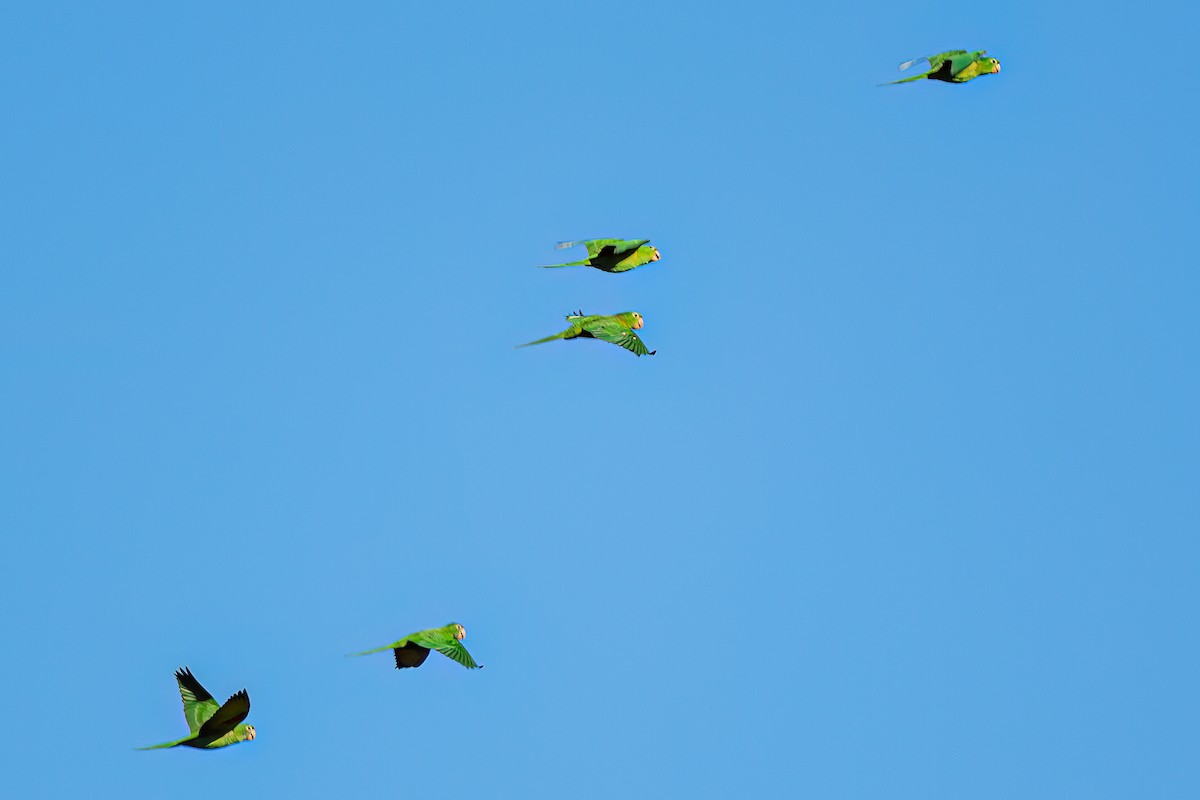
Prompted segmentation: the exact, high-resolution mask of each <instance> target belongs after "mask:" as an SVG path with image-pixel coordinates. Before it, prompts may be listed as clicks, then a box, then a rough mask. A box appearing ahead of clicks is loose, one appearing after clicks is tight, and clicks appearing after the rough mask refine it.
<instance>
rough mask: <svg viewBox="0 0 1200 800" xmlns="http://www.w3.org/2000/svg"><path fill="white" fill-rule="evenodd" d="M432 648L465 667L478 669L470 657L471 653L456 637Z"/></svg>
mask: <svg viewBox="0 0 1200 800" xmlns="http://www.w3.org/2000/svg"><path fill="white" fill-rule="evenodd" d="M434 649H436V650H437V651H438V652H439V653H441V654H442V655H444V656H446V657H447V658H450V659H453V660H454V661H457V662H458V663H460V664H462V665H463V666H464V667H466V668H467V669H479V665H478V664H476V663H475V659H473V658H471V654H470V653H468V652H467V648H465V647H463V646H462V642H460V641H458V640H457V639H451V640H450V641H448V642H445V643H443V644H440V645H438V646H437V647H436V648H434Z"/></svg>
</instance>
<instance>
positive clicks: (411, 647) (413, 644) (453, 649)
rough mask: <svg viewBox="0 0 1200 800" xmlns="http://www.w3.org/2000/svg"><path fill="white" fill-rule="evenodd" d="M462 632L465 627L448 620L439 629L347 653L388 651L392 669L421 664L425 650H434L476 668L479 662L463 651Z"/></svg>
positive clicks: (427, 654) (354, 654) (479, 665)
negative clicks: (446, 623) (389, 651)
mask: <svg viewBox="0 0 1200 800" xmlns="http://www.w3.org/2000/svg"><path fill="white" fill-rule="evenodd" d="M466 635H467V629H466V628H464V627H463V626H462V625H459V624H458V623H457V622H451V623H450V624H449V625H446V626H445V627H442V628H430V629H429V630H427V631H417V632H416V633H410V634H409V635H408V636H405V637H404V638H403V639H399V640H397V641H394V642H392V643H391V644H385V645H384V646H383V647H376V648H375V649H374V650H364V651H362V652H361V653H350V654H349V655H352V656H366V655H370V654H371V653H382V652H383V651H384V650H392V651H393V652H394V653H395V656H396V669H405V668H406V667H419V666H421V665H422V664H424V663H425V659H426V658H428V657H429V651H430V650H437V651H438V652H439V653H441V654H442V655H444V656H446V657H447V658H450V659H453V660H454V661H457V662H458V663H460V664H462V665H463V666H464V667H466V668H467V669H480V668H482V667H483V665H482V664H476V663H475V659H473V658H471V654H470V653H468V652H467V648H465V647H463V646H462V640H463V637H465V636H466Z"/></svg>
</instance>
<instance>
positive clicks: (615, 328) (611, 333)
mask: <svg viewBox="0 0 1200 800" xmlns="http://www.w3.org/2000/svg"><path fill="white" fill-rule="evenodd" d="M566 320H567V322H569V323H571V327H569V328H567V329H566V330H565V331H563V332H562V333H556V334H554V335H553V336H547V337H546V338H545V339H538V340H537V341H533V342H526V343H525V344H519V345H517V347H529V345H531V344H541V343H543V342H552V341H554V340H555V339H600V340H601V341H605V342H609V343H611V344H617V345H620V346H621V347H624V348H625V349H626V350H628V351H629V352H631V353H633V354H634V355H635V356H652V355H654V354H655V353H657V352H658V351H657V350H647V349H646V345H645V344H644V343H643V342H642V340H641V339H639V338H638V335H637V334H636V333H634V331H636V330H640V329H641V327H642V325H644V324H645V320H643V319H642V315H641V314H639V313H638V312H636V311H625V312H622V313H620V314H613V315H612V316H607V317H606V316H602V315H596V314H593V315H590V316H585V315H584V313H583V312H582V311H576V312H575V313H574V314H568V315H567V316H566Z"/></svg>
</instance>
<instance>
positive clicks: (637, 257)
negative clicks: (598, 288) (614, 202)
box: [542, 239, 662, 272]
mask: <svg viewBox="0 0 1200 800" xmlns="http://www.w3.org/2000/svg"><path fill="white" fill-rule="evenodd" d="M649 242H650V240H649V239H587V240H585V241H580V242H559V243H558V244H557V245H555V246H556V247H557V248H558V249H559V250H561V249H563V248H564V247H574V246H575V245H577V244H581V245H583V246H584V247H586V248H587V251H588V254H587V258H585V259H583V260H582V261H568V262H567V263H565V264H544V265H542V267H543V269H557V268H558V267H595V268H596V269H598V270H602V271H604V272H628V271H629V270H631V269H635V268H637V267H640V266H642V265H643V264H649V263H650V262H651V261H658V260H659V259H660V258H662V254H660V253H659V252H658V248H657V247H651V246H650V244H649Z"/></svg>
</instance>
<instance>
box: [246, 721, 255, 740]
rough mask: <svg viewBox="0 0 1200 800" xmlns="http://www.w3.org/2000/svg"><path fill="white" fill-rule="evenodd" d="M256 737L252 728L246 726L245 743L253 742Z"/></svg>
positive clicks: (251, 726)
mask: <svg viewBox="0 0 1200 800" xmlns="http://www.w3.org/2000/svg"><path fill="white" fill-rule="evenodd" d="M257 735H258V734H256V733H255V732H254V726H253V725H247V726H246V741H247V742H253V741H254V737H255V736H257Z"/></svg>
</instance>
